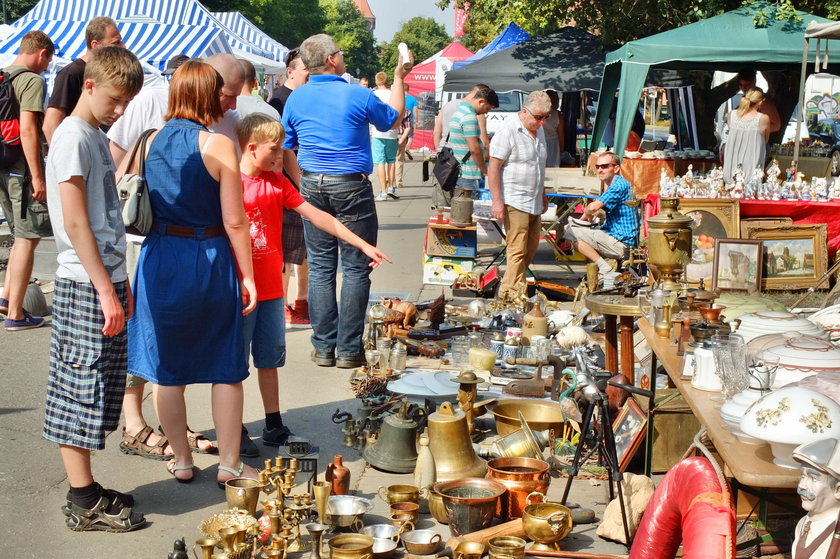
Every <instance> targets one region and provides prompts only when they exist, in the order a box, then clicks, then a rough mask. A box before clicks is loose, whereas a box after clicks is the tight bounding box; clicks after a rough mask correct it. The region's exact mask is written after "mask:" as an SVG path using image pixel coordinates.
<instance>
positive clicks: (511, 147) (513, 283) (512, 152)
mask: <svg viewBox="0 0 840 559" xmlns="http://www.w3.org/2000/svg"><path fill="white" fill-rule="evenodd" d="M550 111H551V98H549V96H548V94H547V93H546V92H545V91H534V92H533V93H531V94H530V95H528V98H527V99H525V104H524V106H523V108H522V110H521V111H520V112H519V114H518V115H517V118H510V119H508V120H507V121H505V123H504V124H503V125H502V127H501V128H500V129H499V131H498V132H496V135H495V136H493V141H492V142H491V143H490V168H489V171H488V174H487V182H488V183H489V186H490V195H491V196H492V198H493V217H494V218H496V219H498V220H499V221H502V220H503V221H504V223H505V235H506V243H507V265H506V268H505V275H504V277H503V278H502V283H501V285H500V286H499V295H500V296H501V297H505V296H507V295H515V294H516V293H517V291H522V290H524V286H525V270H527V269H528V266H529V265H530V264H531V261H532V260H533V259H534V255H535V254H536V252H537V246H538V245H539V243H540V232H541V229H540V216H541V215H542V213H543V212H544V211H545V208H546V207H547V206H548V198H547V197H546V195H545V160H546V155H547V153H548V151H547V148H546V142H545V131H544V130H543V125H544V124H545V122H546V120H548V117H549V114H550Z"/></svg>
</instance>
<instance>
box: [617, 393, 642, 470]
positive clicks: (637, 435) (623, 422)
mask: <svg viewBox="0 0 840 559" xmlns="http://www.w3.org/2000/svg"><path fill="white" fill-rule="evenodd" d="M647 421H648V417H647V414H646V413H645V412H644V411H642V408H640V407H639V404H637V403H636V401H635V400H634V399H633V398H632V397H630V398H627V401H626V402H624V406H623V407H622V408H621V411H620V412H618V417H616V418H615V421H613V433H615V450H616V454H617V456H618V470H619V471H621V472H623V471H624V470H626V469H627V466H628V465H629V464H630V460H632V459H633V455H634V454H636V451H637V450H638V449H639V445H641V444H642V440H644V438H645V433H647V429H646V428H645V427H646V425H647Z"/></svg>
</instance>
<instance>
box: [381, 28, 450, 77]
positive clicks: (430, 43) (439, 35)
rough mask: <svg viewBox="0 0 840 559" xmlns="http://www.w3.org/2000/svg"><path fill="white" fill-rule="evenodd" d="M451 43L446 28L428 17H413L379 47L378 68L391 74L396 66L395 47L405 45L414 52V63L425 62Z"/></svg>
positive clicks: (396, 55) (396, 54)
mask: <svg viewBox="0 0 840 559" xmlns="http://www.w3.org/2000/svg"><path fill="white" fill-rule="evenodd" d="M451 42H452V37H450V36H449V35H448V34H447V33H446V28H445V27H444V26H443V25H441V24H439V23H438V22H436V21H435V20H434V19H432V18H430V17H419V16H418V17H413V18H411V19H410V20H408V21H406V22H405V23H403V24H402V27H400V30H399V31H397V32H396V33H394V38H393V39H392V40H391V42H389V43H380V45H379V51H380V54H379V66H380V68H381V69H382V70H383V71H385V72H389V73H390V72H391V71H392V70H393V69H394V67H396V65H397V57H398V53H397V45H399V44H400V43H405V44H406V45H408V48H409V49H411V51H412V52H414V61H415V63H420V62H422V61H423V60H426V59H427V58H429V57H430V56H432V55H433V54H435V53H436V52H438V51H439V50H440V49H442V48H443V47H445V46H446V45H448V44H449V43H451Z"/></svg>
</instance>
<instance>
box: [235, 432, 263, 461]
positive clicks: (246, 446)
mask: <svg viewBox="0 0 840 559" xmlns="http://www.w3.org/2000/svg"><path fill="white" fill-rule="evenodd" d="M259 455H260V449H258V448H257V445H255V444H254V441H252V440H251V437H250V436H249V435H248V430H247V429H245V426H244V425H243V426H242V439H241V440H240V442H239V456H244V457H246V458H256V457H257V456H259Z"/></svg>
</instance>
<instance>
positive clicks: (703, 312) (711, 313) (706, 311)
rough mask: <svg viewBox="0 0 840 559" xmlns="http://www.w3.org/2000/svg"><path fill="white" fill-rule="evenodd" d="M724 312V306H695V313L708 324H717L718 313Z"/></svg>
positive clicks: (708, 304) (714, 304) (710, 304)
mask: <svg viewBox="0 0 840 559" xmlns="http://www.w3.org/2000/svg"><path fill="white" fill-rule="evenodd" d="M725 310H726V306H724V305H719V304H717V303H703V304H702V305H697V311H698V312H699V313H700V316H702V317H703V320H707V321H709V322H717V321H719V320H720V313H722V312H723V311H725Z"/></svg>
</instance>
